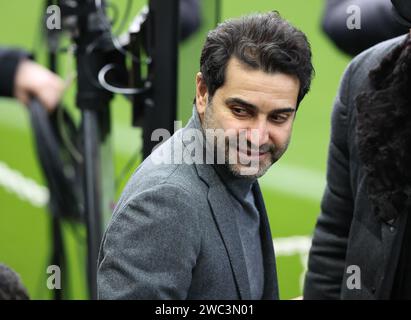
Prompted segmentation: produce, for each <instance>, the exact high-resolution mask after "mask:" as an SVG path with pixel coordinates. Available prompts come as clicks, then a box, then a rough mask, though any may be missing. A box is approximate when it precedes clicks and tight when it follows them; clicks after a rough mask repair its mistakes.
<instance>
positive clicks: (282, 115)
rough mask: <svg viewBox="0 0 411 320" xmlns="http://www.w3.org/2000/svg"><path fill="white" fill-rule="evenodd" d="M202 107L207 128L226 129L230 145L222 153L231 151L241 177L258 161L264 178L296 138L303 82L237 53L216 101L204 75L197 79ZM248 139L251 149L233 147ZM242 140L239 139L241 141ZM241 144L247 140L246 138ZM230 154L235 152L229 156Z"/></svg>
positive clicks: (255, 174) (232, 166)
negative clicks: (254, 66)
mask: <svg viewBox="0 0 411 320" xmlns="http://www.w3.org/2000/svg"><path fill="white" fill-rule="evenodd" d="M196 84H197V86H196V107H197V111H198V113H199V116H200V119H201V122H202V126H203V128H204V129H223V130H222V131H224V133H225V137H224V138H225V145H224V147H223V148H218V147H217V149H216V152H218V153H221V152H224V153H225V163H226V164H227V166H228V168H229V170H230V171H231V172H232V173H233V174H234V175H237V176H240V175H244V174H243V172H246V171H244V170H243V169H246V168H247V167H249V166H250V164H243V163H244V161H241V160H239V161H236V163H231V162H230V163H229V162H228V159H232V158H230V157H231V156H232V155H233V154H234V155H235V158H236V159H239V158H242V159H244V158H246V159H249V162H250V163H251V165H252V164H253V163H254V164H255V163H256V164H257V165H258V167H257V168H255V169H256V170H254V172H253V174H248V176H252V177H256V178H259V177H261V176H262V175H263V174H264V173H265V172H266V171H267V170H268V168H269V167H270V166H271V165H272V164H273V163H274V162H276V161H277V160H278V159H279V158H280V157H281V156H282V155H283V153H284V152H285V151H286V149H287V146H288V143H289V141H290V137H291V131H292V126H293V122H294V117H295V112H296V106H297V98H298V93H299V89H300V82H299V80H298V78H297V77H294V76H290V75H287V74H283V73H272V74H269V73H265V72H263V71H261V70H255V69H251V68H250V67H248V66H246V65H244V64H243V63H241V62H240V61H239V60H238V59H236V58H234V57H232V58H230V60H229V61H228V64H227V68H226V76H225V82H224V85H223V86H221V87H220V88H218V89H217V90H216V92H215V94H214V95H213V97H212V99H211V101H210V97H209V95H208V91H207V86H206V84H205V82H204V80H203V78H202V75H201V73H198V74H197V78H196ZM233 136H235V138H237V139H241V137H243V138H245V139H246V142H247V143H246V144H247V146H246V148H242V147H241V148H239V147H238V145H236V146H235V147H233V146H232V144H230V145H229V141H230V137H231V138H232V137H233ZM237 141H238V140H237ZM240 146H241V142H240ZM229 154H231V155H230V156H229Z"/></svg>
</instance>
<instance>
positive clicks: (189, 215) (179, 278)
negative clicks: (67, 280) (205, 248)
mask: <svg viewBox="0 0 411 320" xmlns="http://www.w3.org/2000/svg"><path fill="white" fill-rule="evenodd" d="M190 199H192V196H190V193H189V192H188V191H186V190H184V189H182V188H181V187H179V186H175V185H172V184H166V183H164V184H160V185H158V186H155V187H152V188H149V189H148V190H146V191H143V192H141V193H139V194H137V195H135V196H133V197H132V199H131V200H130V201H128V202H126V204H125V205H124V206H123V207H122V208H120V209H119V210H117V212H115V213H114V216H113V219H112V222H111V223H110V225H109V227H108V229H107V231H106V233H105V236H104V238H103V242H102V245H101V248H100V256H99V267H98V276H97V283H98V295H99V299H143V300H146V299H150V300H151V299H185V298H186V297H187V294H188V291H189V287H190V284H191V277H192V270H193V268H194V266H195V263H196V259H197V255H198V252H199V248H200V239H201V238H200V234H201V233H200V229H199V226H198V219H197V218H196V216H195V214H196V213H195V212H194V211H195V203H194V204H193V201H192V200H190Z"/></svg>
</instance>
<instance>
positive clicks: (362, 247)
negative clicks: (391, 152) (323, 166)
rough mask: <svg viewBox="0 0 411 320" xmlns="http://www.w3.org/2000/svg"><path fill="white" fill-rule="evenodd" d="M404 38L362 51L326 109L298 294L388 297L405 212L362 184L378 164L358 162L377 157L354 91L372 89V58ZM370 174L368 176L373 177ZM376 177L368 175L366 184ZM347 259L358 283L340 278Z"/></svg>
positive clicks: (372, 110)
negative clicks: (315, 205)
mask: <svg viewBox="0 0 411 320" xmlns="http://www.w3.org/2000/svg"><path fill="white" fill-rule="evenodd" d="M404 39H405V37H403V36H402V37H399V38H395V39H392V40H389V41H386V42H383V43H381V44H379V45H377V46H375V47H373V48H371V49H369V50H367V51H365V52H363V53H362V54H361V55H359V56H358V57H356V58H355V59H354V60H353V62H352V63H351V64H350V65H349V67H348V69H347V70H346V72H345V74H344V77H343V80H342V83H341V87H340V90H339V94H338V96H337V98H336V101H335V105H334V110H333V114H332V132H331V142H330V146H329V158H328V168H327V186H326V190H325V193H324V196H323V199H322V203H321V214H320V216H319V218H318V221H317V225H316V228H315V232H314V237H313V243H312V247H311V250H310V254H309V260H308V272H307V275H306V279H305V286H304V298H306V299H387V298H389V297H390V292H391V288H392V284H393V280H394V274H395V270H396V266H397V263H398V256H399V253H400V249H401V241H402V234H403V232H404V225H405V219H406V214H405V212H401V211H402V210H404V208H402V209H401V206H397V205H395V203H394V202H393V197H392V193H391V192H388V191H384V190H383V189H382V188H380V189H379V190H380V192H379V193H377V192H376V191H375V190H377V189H378V188H374V189H370V188H369V184H370V183H369V182H370V181H371V180H370V179H371V175H372V174H374V173H375V172H378V170H377V169H378V168H376V167H375V166H374V167H373V164H372V161H370V163H367V165H366V164H365V163H364V161H363V158H364V159H371V160H372V159H373V158H375V159H378V157H379V155H378V152H379V151H370V150H372V149H369V150H368V149H367V148H368V147H367V145H366V143H364V141H362V140H364V135H367V134H368V133H367V130H369V128H367V127H366V125H365V128H364V126H363V127H360V126H359V119H362V118H361V117H360V116H363V114H361V113H360V112H361V109H359V106H358V104H359V102H358V101H359V100H358V99H357V97H358V96H359V95H360V94H361V93H363V92H372V90H374V89H372V88H371V84H370V78H369V73H370V70H373V69H375V68H377V67H378V66H380V64H381V61H382V60H383V59H384V57H385V56H387V54H388V53H389V52H391V51H392V50H393V49H394V48H396V47H398V46H399V45H400V44H401V43H403V41H404ZM409 91H410V90H409ZM408 101H410V100H408ZM365 104H366V105H367V108H368V109H369V110H368V111H367V112H369V114H378V112H379V109H378V108H379V107H381V106H379V105H378V104H374V103H372V101H371V100H365ZM359 110H360V111H359ZM386 120H387V121H389V118H388V117H387V119H386ZM394 136H395V133H394ZM387 143H389V141H383V140H381V141H376V143H375V145H376V146H381V147H383V146H386V145H387ZM378 150H380V149H378ZM381 150H383V148H381ZM373 152H374V153H373ZM361 154H362V155H363V157H360V155H361ZM380 173H381V172H380ZM382 173H383V174H384V171H383V172H382ZM387 173H389V172H387ZM378 179H379V178H378V177H377V178H375V176H374V180H378ZM374 182H375V183H374ZM379 182H381V181H379ZM379 182H378V181H373V186H374V187H375V185H378V183H379ZM370 190H372V192H371V191H370ZM381 190H382V191H381ZM399 192H401V190H400V191H399ZM408 201H409V196H408ZM352 265H355V266H358V267H359V268H360V269H359V270H360V271H361V273H360V276H361V277H360V278H361V288H360V289H349V287H348V286H347V279H348V277H350V276H351V273H349V272H348V271H349V266H352Z"/></svg>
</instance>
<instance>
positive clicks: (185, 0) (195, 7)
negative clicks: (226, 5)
mask: <svg viewBox="0 0 411 320" xmlns="http://www.w3.org/2000/svg"><path fill="white" fill-rule="evenodd" d="M200 26H201V6H200V1H199V0H181V1H180V28H181V29H180V40H181V41H184V40H186V39H187V38H188V37H189V36H191V35H192V34H193V33H195V32H196V31H197V30H198V29H199V28H200Z"/></svg>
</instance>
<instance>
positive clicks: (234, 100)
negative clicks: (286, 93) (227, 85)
mask: <svg viewBox="0 0 411 320" xmlns="http://www.w3.org/2000/svg"><path fill="white" fill-rule="evenodd" d="M225 103H226V104H227V105H233V104H239V105H241V106H243V107H246V108H249V109H251V110H252V111H254V112H257V111H258V109H259V108H258V107H257V106H256V105H254V104H252V103H250V102H247V101H245V100H243V99H241V98H228V99H226V100H225ZM294 112H295V108H292V107H287V108H278V109H275V110H273V111H271V112H270V114H271V115H274V114H279V113H294Z"/></svg>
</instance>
